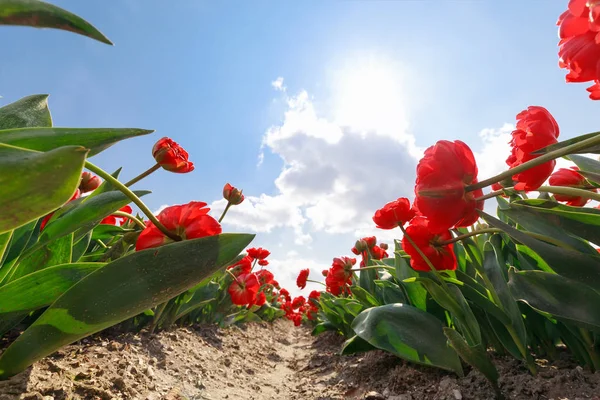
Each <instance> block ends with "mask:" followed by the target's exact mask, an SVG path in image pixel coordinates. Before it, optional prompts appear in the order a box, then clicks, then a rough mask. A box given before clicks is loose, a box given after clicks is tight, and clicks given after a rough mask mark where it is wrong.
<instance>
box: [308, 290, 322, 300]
mask: <svg viewBox="0 0 600 400" xmlns="http://www.w3.org/2000/svg"><path fill="white" fill-rule="evenodd" d="M319 297H321V292H319V291H318V290H313V291H312V292H310V294H309V295H308V299H309V300H315V301H319Z"/></svg>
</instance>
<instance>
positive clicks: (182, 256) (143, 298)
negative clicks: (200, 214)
mask: <svg viewBox="0 0 600 400" xmlns="http://www.w3.org/2000/svg"><path fill="white" fill-rule="evenodd" d="M253 238H254V235H249V234H222V235H217V236H209V237H205V238H200V239H194V240H187V241H181V242H175V243H170V244H168V245H165V246H162V247H158V248H153V249H147V250H143V251H140V252H137V253H134V254H131V255H128V256H126V257H122V258H119V259H118V260H116V261H113V262H112V263H110V264H107V265H106V266H104V267H102V268H100V269H98V270H96V271H95V272H93V273H91V274H89V275H88V276H86V277H85V278H83V279H82V280H80V281H79V282H78V283H77V284H76V285H74V286H73V287H71V289H69V290H68V291H67V292H66V293H64V294H63V295H62V296H61V297H60V298H59V299H58V300H56V302H54V303H53V304H52V305H51V306H50V307H49V308H48V309H47V310H46V311H45V312H44V313H43V314H42V315H41V316H40V317H39V318H38V319H37V320H36V321H35V322H34V323H33V324H32V325H31V326H30V327H29V328H28V329H27V330H26V331H25V332H24V333H23V334H21V336H19V337H18V338H17V339H16V340H15V341H14V342H13V343H12V344H11V346H10V347H8V348H7V349H6V350H5V351H4V352H3V353H2V355H1V356H0V379H6V378H8V377H9V376H12V375H15V374H17V373H19V372H21V371H22V370H24V369H25V368H27V367H28V366H29V365H31V364H33V363H34V362H35V361H37V360H39V359H41V358H43V357H45V356H47V355H49V354H52V353H53V352H54V351H56V350H58V349H59V348H60V347H62V346H64V345H66V344H69V343H73V342H75V341H76V340H79V339H81V338H84V337H86V336H88V335H91V334H93V333H95V332H98V331H101V330H103V329H105V328H108V327H110V326H113V325H115V324H117V323H119V322H121V321H124V320H126V319H128V318H130V317H133V316H135V315H137V314H140V313H142V312H143V311H144V310H147V309H149V308H152V307H154V306H156V305H157V304H161V303H163V302H165V301H167V300H169V299H171V298H173V297H175V296H177V295H179V294H181V293H183V292H185V291H186V290H188V289H190V288H192V287H193V286H195V285H196V284H197V283H198V282H200V281H202V279H204V278H206V277H208V276H210V275H211V274H212V273H214V272H215V271H217V270H218V269H220V268H222V267H224V266H225V265H227V263H229V262H230V261H231V260H233V259H234V258H235V257H236V256H237V255H238V254H239V253H240V252H241V251H242V250H243V249H244V248H245V247H246V246H247V245H248V244H249V243H250V242H251V241H252V239H253ZM33 344H35V345H33Z"/></svg>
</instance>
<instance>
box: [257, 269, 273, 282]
mask: <svg viewBox="0 0 600 400" xmlns="http://www.w3.org/2000/svg"><path fill="white" fill-rule="evenodd" d="M255 274H256V277H257V278H258V282H259V283H260V284H261V285H265V284H274V282H275V280H274V278H275V277H274V276H273V274H272V273H271V271H269V270H266V269H261V270H260V271H256V272H255Z"/></svg>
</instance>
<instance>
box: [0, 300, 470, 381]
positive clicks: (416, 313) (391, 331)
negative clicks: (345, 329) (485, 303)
mask: <svg viewBox="0 0 600 400" xmlns="http://www.w3.org/2000/svg"><path fill="white" fill-rule="evenodd" d="M442 328H443V325H442V323H441V322H440V320H438V319H437V318H435V317H434V316H432V315H430V314H428V313H426V312H425V311H422V310H420V309H418V308H416V307H412V306H409V305H406V304H388V305H385V306H379V307H373V308H368V309H366V310H364V311H363V312H362V313H360V314H359V315H358V317H356V318H355V319H354V322H353V323H352V329H353V330H354V332H356V334H357V335H358V336H360V337H361V338H362V339H364V340H366V341H367V342H369V343H370V344H371V345H372V346H374V347H377V348H378V349H381V350H386V351H389V352H390V353H392V354H395V355H397V356H398V357H400V358H403V359H405V360H408V361H412V362H415V363H419V364H423V365H429V366H434V367H438V368H442V369H446V370H449V371H454V372H456V373H457V374H458V375H459V376H462V375H463V371H462V367H461V365H460V360H459V359H458V355H457V354H456V352H455V351H454V350H453V349H452V348H450V347H449V346H448V345H447V344H446V337H445V336H444V332H443V330H442ZM0 361H1V359H0Z"/></svg>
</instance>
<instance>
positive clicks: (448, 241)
mask: <svg viewBox="0 0 600 400" xmlns="http://www.w3.org/2000/svg"><path fill="white" fill-rule="evenodd" d="M498 232H503V231H502V229H498V228H485V229H479V230H476V231H472V232H469V233H465V234H464V235H459V236H456V237H455V238H452V239H449V240H444V241H442V242H437V243H436V244H437V245H439V246H446V245H448V244H452V243H455V242H458V241H461V240H465V239H467V238H470V237H471V236H476V235H480V234H482V233H498Z"/></svg>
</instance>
